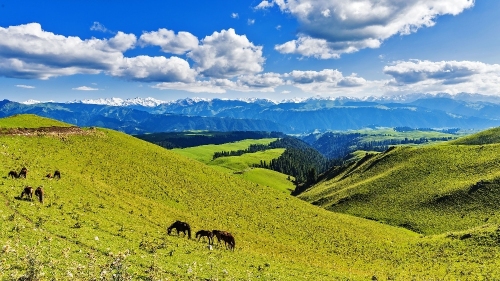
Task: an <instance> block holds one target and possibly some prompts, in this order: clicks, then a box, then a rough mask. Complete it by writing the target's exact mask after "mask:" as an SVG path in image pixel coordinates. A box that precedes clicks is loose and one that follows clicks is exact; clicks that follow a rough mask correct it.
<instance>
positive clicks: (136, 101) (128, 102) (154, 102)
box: [68, 97, 167, 107]
mask: <svg viewBox="0 0 500 281" xmlns="http://www.w3.org/2000/svg"><path fill="white" fill-rule="evenodd" d="M68 103H84V104H98V105H110V106H137V105H139V106H144V107H156V106H158V105H160V104H164V103H167V102H166V101H162V100H158V99H155V98H151V97H147V98H139V97H136V98H129V99H125V100H124V99H121V98H106V99H85V100H74V101H71V102H68Z"/></svg>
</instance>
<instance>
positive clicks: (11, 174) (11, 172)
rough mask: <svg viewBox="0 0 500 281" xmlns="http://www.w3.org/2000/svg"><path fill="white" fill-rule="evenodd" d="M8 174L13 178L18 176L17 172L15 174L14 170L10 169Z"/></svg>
mask: <svg viewBox="0 0 500 281" xmlns="http://www.w3.org/2000/svg"><path fill="white" fill-rule="evenodd" d="M8 176H9V177H11V178H13V179H17V178H19V174H17V172H16V171H10V172H9V175H8Z"/></svg>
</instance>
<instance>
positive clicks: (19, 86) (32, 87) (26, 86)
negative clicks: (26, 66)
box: [16, 84, 35, 89]
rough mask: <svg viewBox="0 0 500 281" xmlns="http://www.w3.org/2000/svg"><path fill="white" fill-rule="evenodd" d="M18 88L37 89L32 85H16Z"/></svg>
mask: <svg viewBox="0 0 500 281" xmlns="http://www.w3.org/2000/svg"><path fill="white" fill-rule="evenodd" d="M16 87H18V88H23V89H35V87H34V86H30V85H22V84H21V85H16Z"/></svg>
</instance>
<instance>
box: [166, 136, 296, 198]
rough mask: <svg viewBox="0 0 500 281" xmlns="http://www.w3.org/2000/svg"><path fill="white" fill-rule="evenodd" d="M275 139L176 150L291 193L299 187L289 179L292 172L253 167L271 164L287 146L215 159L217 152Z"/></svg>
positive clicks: (189, 156)
mask: <svg viewBox="0 0 500 281" xmlns="http://www.w3.org/2000/svg"><path fill="white" fill-rule="evenodd" d="M274 140H275V139H260V140H243V141H238V142H234V143H226V144H220V145H202V146H197V147H190V148H184V149H173V150H172V151H174V152H175V153H179V154H181V155H183V156H186V157H188V158H191V159H194V160H197V161H200V162H203V163H205V164H207V165H210V166H211V167H213V168H214V169H216V170H218V171H222V172H227V173H231V174H235V175H236V176H239V177H242V178H244V179H246V180H248V181H251V182H253V183H256V184H260V185H263V186H269V187H272V188H274V189H276V190H280V191H282V192H285V193H290V192H291V191H292V190H294V189H295V185H294V184H293V182H292V181H291V180H288V175H285V174H282V173H279V172H276V171H272V170H267V169H259V168H253V166H254V165H256V164H260V161H261V160H262V161H266V162H267V163H269V162H270V161H271V160H272V159H276V158H278V157H279V156H280V155H281V154H283V152H284V151H285V149H283V148H277V149H269V150H266V151H259V152H254V153H245V154H243V155H241V156H229V157H219V158H217V159H214V160H212V156H213V154H214V152H219V151H232V150H243V149H246V148H248V146H250V144H269V143H270V142H272V141H274ZM292 179H293V178H292Z"/></svg>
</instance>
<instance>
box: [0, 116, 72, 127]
mask: <svg viewBox="0 0 500 281" xmlns="http://www.w3.org/2000/svg"><path fill="white" fill-rule="evenodd" d="M51 126H57V127H70V126H73V125H71V124H68V123H64V122H60V121H56V120H53V119H49V118H45V117H39V116H36V115H33V114H20V115H14V116H11V117H6V118H0V128H7V129H9V128H39V127H51Z"/></svg>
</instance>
